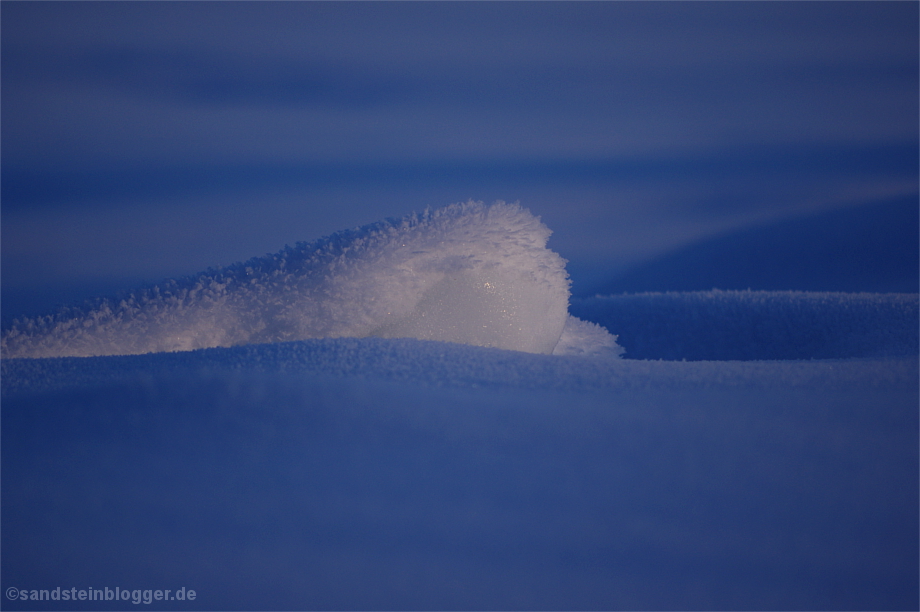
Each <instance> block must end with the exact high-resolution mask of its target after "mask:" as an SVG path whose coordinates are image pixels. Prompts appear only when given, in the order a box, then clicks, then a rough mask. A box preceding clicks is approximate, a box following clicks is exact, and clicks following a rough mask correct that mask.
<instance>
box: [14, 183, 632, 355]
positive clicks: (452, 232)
mask: <svg viewBox="0 0 920 612" xmlns="http://www.w3.org/2000/svg"><path fill="white" fill-rule="evenodd" d="M550 233H551V232H550V230H549V229H548V228H547V227H546V226H545V225H543V223H541V222H540V219H539V218H538V217H535V216H533V215H532V214H531V213H530V212H529V211H527V210H526V209H524V208H522V207H520V206H519V205H517V204H506V203H504V202H496V203H495V204H493V205H491V206H485V205H483V204H482V203H478V202H472V201H471V202H467V203H465V204H453V205H451V206H447V207H445V208H442V209H439V210H435V211H427V210H426V211H425V212H424V213H422V214H413V215H410V216H407V217H405V218H403V219H397V220H392V219H391V220H386V221H382V222H379V223H376V224H372V225H368V226H365V227H362V228H358V229H354V230H347V231H343V232H339V233H336V234H333V235H332V236H329V237H326V238H323V239H321V240H318V241H316V242H312V243H298V244H297V245H295V246H294V247H285V248H284V249H283V250H282V251H281V252H279V253H276V254H274V255H267V256H265V257H260V258H254V259H251V260H249V261H247V262H244V263H239V264H235V265H233V266H230V267H227V268H220V269H211V270H208V271H206V272H203V273H201V274H198V275H195V276H191V277H187V278H183V279H179V280H170V281H166V282H164V283H161V284H160V285H157V286H154V287H151V288H147V289H144V290H143V291H140V292H137V293H135V294H132V295H130V296H128V297H126V298H124V299H120V300H114V299H102V300H99V301H97V302H96V303H95V304H94V305H92V306H91V307H87V308H84V309H69V310H65V311H61V312H60V313H58V314H56V315H53V316H46V317H39V318H34V319H27V320H24V321H17V322H16V323H15V324H14V325H13V326H12V327H11V328H10V329H9V330H7V331H6V332H5V333H4V335H3V338H2V340H0V348H2V353H3V356H4V357H61V356H92V355H122V354H140V353H149V352H163V351H185V350H193V349H199V348H209V347H219V346H224V347H226V346H235V345H241V344H253V343H268V342H279V341H288V340H302V339H308V338H338V337H367V336H378V337H384V338H397V337H409V338H418V339H421V340H442V341H449V342H458V343H464V344H472V345H478V346H488V347H497V348H502V349H512V350H518V351H526V352H530V353H552V352H553V350H554V348H556V345H557V344H558V343H559V340H560V336H561V335H562V333H563V328H564V327H565V326H566V323H567V321H568V319H569V315H568V299H569V281H568V277H567V274H566V271H565V261H564V260H563V259H562V258H561V257H560V256H559V255H557V254H556V253H554V252H552V251H550V250H549V249H547V248H546V241H547V239H548V238H549V236H550ZM578 323H583V322H578ZM573 326H574V327H573ZM576 327H577V328H578V330H579V334H578V337H584V338H583V342H582V346H581V347H579V346H575V345H573V342H575V344H577V338H574V337H572V335H571V333H569V334H567V336H566V338H567V340H566V342H565V343H563V344H565V346H560V350H559V351H557V354H572V353H573V352H574V353H579V352H582V353H585V352H587V353H593V352H609V351H610V349H611V347H616V345H615V342H614V340H615V339H614V337H613V336H610V335H609V334H608V333H607V332H606V330H604V329H603V328H597V329H593V328H591V329H589V327H588V326H586V325H585V324H582V325H581V326H580V327H579V326H578V325H577V323H574V322H570V323H569V329H570V332H571V331H572V330H573V329H574V328H576ZM588 332H590V333H588ZM586 333H587V335H585V334H586ZM599 349H603V350H599ZM613 352H614V353H616V350H614V351H613Z"/></svg>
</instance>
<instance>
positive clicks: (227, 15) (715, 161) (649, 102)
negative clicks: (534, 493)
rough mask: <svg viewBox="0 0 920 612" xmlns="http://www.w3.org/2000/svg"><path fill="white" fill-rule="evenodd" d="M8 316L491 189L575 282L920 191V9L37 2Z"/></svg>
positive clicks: (14, 158) (10, 90)
mask: <svg viewBox="0 0 920 612" xmlns="http://www.w3.org/2000/svg"><path fill="white" fill-rule="evenodd" d="M0 16H2V221H3V223H2V239H3V242H2V245H3V246H2V248H3V252H2V265H3V268H2V279H3V302H4V318H7V317H8V316H10V315H15V314H18V313H20V312H39V311H42V310H48V309H50V308H51V307H52V306H53V305H54V304H55V303H57V302H60V301H66V300H70V299H76V298H80V297H87V296H90V295H93V294H94V292H111V291H114V290H115V289H117V288H124V287H130V286H132V285H134V284H137V283H143V282H153V281H157V280H159V279H161V278H164V277H168V276H177V275H183V274H189V273H193V272H196V271H199V270H202V269H205V268H207V267H209V266H214V265H225V264H229V263H233V262H235V261H239V260H243V259H247V258H249V257H251V256H256V255H262V254H264V253H266V252H273V251H276V250H278V249H279V248H280V247H281V246H283V245H284V244H286V243H294V242H296V241H299V240H312V239H315V238H319V237H321V236H323V235H326V234H329V233H331V232H334V231H337V230H339V229H344V228H347V227H353V226H355V225H360V224H365V223H370V222H373V221H376V220H378V219H381V218H384V217H391V216H401V215H404V214H406V213H409V212H411V211H413V210H420V209H423V208H425V207H426V206H433V207H437V206H441V205H446V204H448V203H451V202H456V201H465V200H467V199H470V198H472V199H475V200H483V201H486V202H490V201H493V200H496V199H504V200H509V201H516V200H519V201H520V202H521V204H522V205H524V206H526V207H528V208H530V209H531V210H532V211H533V212H534V213H535V214H537V215H540V216H541V217H542V218H543V220H544V221H545V222H546V223H547V225H548V226H549V227H550V228H551V229H553V230H554V232H555V234H554V236H553V238H552V239H551V243H550V246H551V247H552V248H554V249H555V250H557V251H558V252H559V253H560V254H562V256H563V257H565V258H566V259H568V260H569V261H570V271H571V272H572V275H573V279H574V281H575V284H576V286H577V285H578V283H579V282H581V281H582V279H584V282H588V280H593V281H602V280H603V279H604V278H605V276H606V275H609V274H613V273H614V272H616V271H618V270H622V269H626V268H628V267H629V266H630V265H633V264H636V263H639V262H642V261H644V260H647V259H649V258H651V257H654V256H656V255H659V254H662V253H665V252H667V251H670V250H672V249H674V248H677V247H680V246H683V245H686V244H688V243H692V242H694V241H696V240H700V239H704V238H706V237H709V236H713V235H717V234H719V233H722V232H731V231H734V230H738V229H743V228H749V227H753V226H758V225H762V224H765V223H770V222H776V221H781V220H786V219H790V218H795V217H796V216H799V215H806V214H814V213H816V212H821V211H826V210H833V209H837V208H841V207H845V206H852V205H856V204H862V203H866V202H872V201H876V200H884V199H886V198H894V197H903V196H905V195H912V194H916V192H917V144H918V142H917V133H918V60H917V45H918V25H917V24H918V7H917V5H916V3H907V2H904V3H901V2H891V3H889V2H872V3H862V2H852V3H851V2H846V3H835V2H826V3H825V2H821V3H811V2H784V3H722V2H719V3H605V2H597V3H594V2H592V3H553V2H547V3H449V2H448V3H351V2H349V3H312V2H304V3H299V2H298V3H288V2H284V3H248V2H233V3H214V2H205V3H194V2H187V3H186V2H182V3H165V2H164V3H109V2H106V3H92V2H86V3H84V2H81V3H20V2H6V1H5V2H3V3H2V6H0Z"/></svg>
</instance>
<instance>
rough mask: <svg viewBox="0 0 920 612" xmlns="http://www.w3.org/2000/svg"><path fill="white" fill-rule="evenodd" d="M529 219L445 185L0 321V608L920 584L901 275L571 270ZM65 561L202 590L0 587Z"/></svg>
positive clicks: (689, 596) (913, 380)
mask: <svg viewBox="0 0 920 612" xmlns="http://www.w3.org/2000/svg"><path fill="white" fill-rule="evenodd" d="M547 236H548V230H547V229H546V228H545V227H544V226H543V225H542V224H541V223H539V221H538V220H537V219H535V218H533V217H532V216H530V215H529V213H527V212H526V211H524V210H523V209H520V208H519V207H516V206H513V205H498V206H494V207H483V206H480V205H475V204H466V205H461V206H455V207H451V208H449V209H446V210H445V211H441V212H438V211H435V212H434V213H426V214H425V215H420V216H414V217H412V218H408V219H405V220H397V221H387V222H382V223H381V224H377V225H375V226H370V227H368V228H360V229H358V230H352V231H350V232H344V233H341V234H337V235H335V236H332V237H330V238H329V239H325V240H323V241H319V242H317V243H311V244H302V245H297V247H294V248H290V249H286V250H285V251H282V253H280V254H279V255H276V256H268V257H265V258H260V259H256V260H252V261H250V262H247V263H245V264H240V265H239V266H234V267H231V268H229V269H224V270H220V271H209V272H206V273H202V274H201V275H199V276H197V277H194V278H190V279H180V280H177V281H173V282H170V283H165V284H163V285H161V286H159V287H158V288H150V289H149V290H147V291H146V292H144V293H139V294H135V295H133V296H128V297H124V296H123V297H122V298H119V299H118V300H101V301H99V302H97V303H96V304H95V305H92V306H91V307H88V308H86V309H82V310H69V311H63V312H61V313H58V314H57V315H54V316H49V317H45V318H41V319H33V320H30V321H20V322H19V323H17V324H16V326H14V327H13V328H11V329H8V330H6V331H5V334H4V338H3V341H4V344H3V351H4V352H3V356H4V359H3V360H2V362H0V366H2V372H0V381H2V391H3V423H2V425H3V427H2V460H3V461H2V510H3V515H2V519H3V521H2V538H3V550H2V561H3V574H2V588H3V589H4V591H5V592H6V593H7V595H6V597H7V599H5V600H4V606H5V608H6V609H114V608H117V607H121V608H124V607H138V606H139V607H146V608H151V609H161V608H170V609H423V608H424V609H535V608H542V609H916V608H917V607H918V603H920V602H918V573H920V567H918V512H917V510H918V503H920V501H918V484H917V483H918V478H920V473H918V427H920V421H918V400H920V398H918V385H920V382H918V358H917V357H918V296H917V295H916V294H846V293H809V292H757V291H707V292H694V293H647V294H638V295H614V296H599V297H595V298H586V299H572V300H569V299H568V286H567V281H566V279H565V271H564V268H563V263H562V260H561V259H559V258H558V256H556V255H555V254H554V253H552V252H551V251H548V250H547V249H546V248H545V244H546V237H547ZM404 245H405V246H404ZM569 302H570V303H569ZM393 313H396V314H395V315H394V314H393ZM247 317H248V318H247ZM576 317H577V318H576ZM324 325H325V326H333V327H323V326H324ZM335 326H337V327H335ZM599 326H603V327H599ZM483 329H485V330H486V331H485V332H483V331H482V330H483ZM176 330H179V331H178V333H176ZM228 330H231V331H232V333H228ZM330 330H332V331H330ZM605 330H606V331H605ZM608 331H609V332H610V333H607V332H608ZM286 334H287V335H286ZM611 334H613V335H616V336H617V340H616V342H614V338H613V336H612V335H611ZM401 336H404V337H401ZM173 338H181V339H182V342H184V343H185V344H181V343H179V344H174V345H169V344H168V342H171V341H172V340H171V339H173ZM196 343H197V344H196ZM180 348H185V349H195V350H184V351H176V352H167V351H166V350H165V349H180ZM151 350H153V351H155V352H148V351H151ZM36 351H39V352H36ZM41 351H44V352H41ZM621 351H622V355H621V354H620V353H621ZM73 355H84V356H73ZM86 355H89V356H86ZM34 356H40V357H41V358H31V357H34ZM15 357H19V358H15ZM57 587H60V589H61V590H62V591H63V590H69V589H71V588H75V589H76V591H79V590H80V589H96V590H101V591H102V592H103V593H105V589H110V590H112V591H114V589H115V588H116V587H117V588H119V589H120V590H124V589H127V590H129V591H133V590H139V592H140V593H141V594H142V592H143V590H145V589H149V590H151V592H152V591H155V590H157V589H160V590H165V589H171V591H172V592H173V593H174V592H175V591H176V590H177V589H180V588H183V587H184V588H185V589H193V590H194V591H195V592H196V599H195V600H194V602H190V601H188V600H187V599H186V600H171V601H163V600H159V601H153V602H152V603H150V604H137V605H135V604H133V603H128V601H124V602H120V603H119V604H116V603H115V602H114V601H105V600H103V601H78V602H76V604H74V602H72V601H67V602H63V601H52V602H50V603H49V602H47V601H36V602H32V601H28V600H25V601H23V600H20V599H16V600H11V599H9V589H10V588H16V589H25V590H26V592H27V593H30V592H31V590H32V589H35V590H37V591H38V590H40V589H46V590H49V593H50V592H51V591H53V590H54V589H55V588H57ZM76 591H75V592H76ZM17 592H18V591H17ZM65 604H66V605H65Z"/></svg>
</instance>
